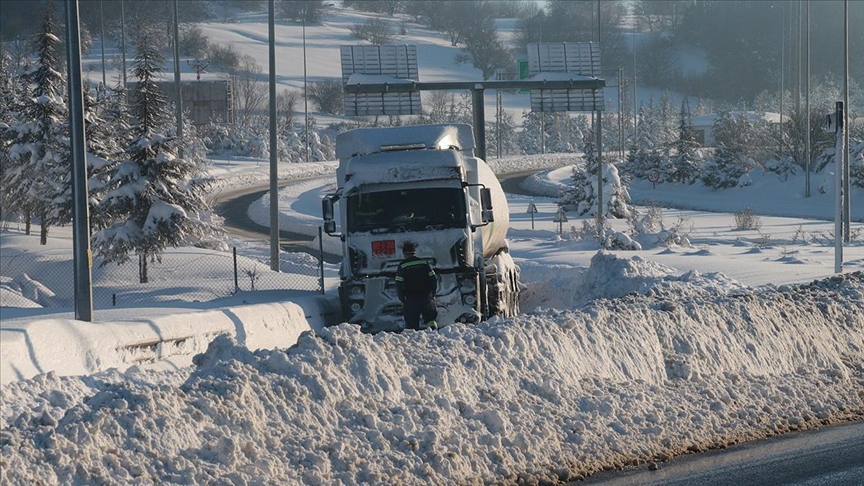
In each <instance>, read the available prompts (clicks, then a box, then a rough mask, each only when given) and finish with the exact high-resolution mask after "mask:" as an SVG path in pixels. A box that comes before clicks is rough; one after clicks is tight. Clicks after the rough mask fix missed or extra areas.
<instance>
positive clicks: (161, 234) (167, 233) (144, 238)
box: [92, 32, 218, 283]
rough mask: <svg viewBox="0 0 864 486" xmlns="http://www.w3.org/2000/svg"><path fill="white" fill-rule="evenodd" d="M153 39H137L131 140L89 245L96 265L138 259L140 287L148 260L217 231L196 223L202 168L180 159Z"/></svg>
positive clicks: (203, 202) (204, 207)
mask: <svg viewBox="0 0 864 486" xmlns="http://www.w3.org/2000/svg"><path fill="white" fill-rule="evenodd" d="M155 35H157V34H156V33H155V32H142V33H141V35H140V36H139V38H138V42H137V45H136V56H135V63H134V68H133V70H132V75H133V76H134V77H135V78H137V80H138V82H137V83H136V84H135V87H134V88H132V90H131V92H130V98H131V101H132V110H131V113H132V120H133V122H132V126H131V131H132V134H133V136H134V138H133V140H132V143H131V144H130V145H129V147H127V149H126V151H125V157H124V158H123V160H122V161H121V162H120V164H119V165H118V167H117V170H116V172H115V173H114V175H113V177H112V178H111V180H110V181H109V182H108V184H107V185H106V188H105V189H106V190H105V192H104V196H103V198H102V200H100V201H99V204H98V208H97V211H98V212H100V213H102V214H103V215H104V219H100V224H101V225H100V229H99V231H97V232H96V233H95V234H94V235H93V238H92V246H93V249H94V250H95V252H96V253H97V254H98V255H99V256H100V257H101V258H102V263H101V265H106V264H108V263H110V262H117V263H118V264H119V263H124V262H126V261H128V260H129V259H130V257H129V254H130V253H135V254H137V255H138V258H139V267H138V268H139V275H138V276H139V281H140V282H141V283H146V282H147V281H148V278H149V277H148V261H149V259H150V258H158V257H159V256H160V255H161V254H162V252H163V251H164V250H165V249H166V248H167V247H168V246H175V247H176V246H179V245H181V244H183V243H194V242H196V241H198V240H200V239H202V238H206V237H209V236H211V235H213V234H215V233H217V232H218V227H217V226H215V225H214V224H213V223H210V222H208V221H204V220H202V219H201V215H202V214H205V213H208V212H209V203H208V201H207V199H206V188H207V186H208V184H209V182H210V180H209V179H206V178H204V167H203V165H202V164H201V163H200V162H199V161H197V160H194V159H189V158H183V159H181V158H178V156H177V154H178V152H179V150H180V149H182V148H183V147H182V144H181V143H182V142H181V141H180V140H177V138H176V137H175V136H174V135H173V134H174V126H173V122H172V119H171V116H170V112H169V111H168V108H167V102H166V98H165V95H164V94H163V93H162V91H161V90H160V89H159V87H158V86H157V85H156V79H157V75H158V74H159V73H160V72H161V71H162V65H163V62H164V58H163V56H162V54H161V53H160V52H159V51H158V50H157V48H156V47H155V46H156V43H155V42H153V37H154V36H155Z"/></svg>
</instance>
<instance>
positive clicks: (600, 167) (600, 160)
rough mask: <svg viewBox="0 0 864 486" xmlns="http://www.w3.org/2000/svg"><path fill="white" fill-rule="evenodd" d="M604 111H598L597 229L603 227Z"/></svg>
mask: <svg viewBox="0 0 864 486" xmlns="http://www.w3.org/2000/svg"><path fill="white" fill-rule="evenodd" d="M602 117H603V112H602V111H597V231H600V229H601V228H603V130H602V125H601V120H602Z"/></svg>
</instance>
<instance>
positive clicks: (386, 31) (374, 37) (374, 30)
mask: <svg viewBox="0 0 864 486" xmlns="http://www.w3.org/2000/svg"><path fill="white" fill-rule="evenodd" d="M351 35H353V36H354V37H356V38H357V39H363V40H367V41H369V42H371V43H373V44H378V45H381V44H390V43H391V42H392V41H393V29H392V28H391V27H390V22H388V21H387V20H384V19H369V20H367V21H366V22H363V23H362V24H354V25H353V26H351Z"/></svg>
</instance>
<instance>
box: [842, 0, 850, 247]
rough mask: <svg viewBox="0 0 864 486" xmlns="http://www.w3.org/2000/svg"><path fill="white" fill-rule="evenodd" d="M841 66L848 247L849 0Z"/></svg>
mask: <svg viewBox="0 0 864 486" xmlns="http://www.w3.org/2000/svg"><path fill="white" fill-rule="evenodd" d="M843 65H844V73H845V74H844V76H843V106H845V107H846V110H844V111H843V130H845V132H846V136H845V137H843V140H844V142H843V242H844V243H846V244H847V245H848V244H849V243H850V242H851V238H852V231H851V228H850V226H851V222H852V219H851V218H852V214H851V212H850V209H849V200H850V199H851V196H852V193H851V192H849V190H850V189H851V188H850V187H849V179H850V178H851V177H850V172H849V0H844V1H843Z"/></svg>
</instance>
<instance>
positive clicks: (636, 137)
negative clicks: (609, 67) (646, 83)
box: [632, 25, 639, 144]
mask: <svg viewBox="0 0 864 486" xmlns="http://www.w3.org/2000/svg"><path fill="white" fill-rule="evenodd" d="M632 37H633V143H634V144H635V143H638V140H639V108H638V107H639V105H638V104H637V103H636V26H635V25H634V26H633V36H632Z"/></svg>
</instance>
